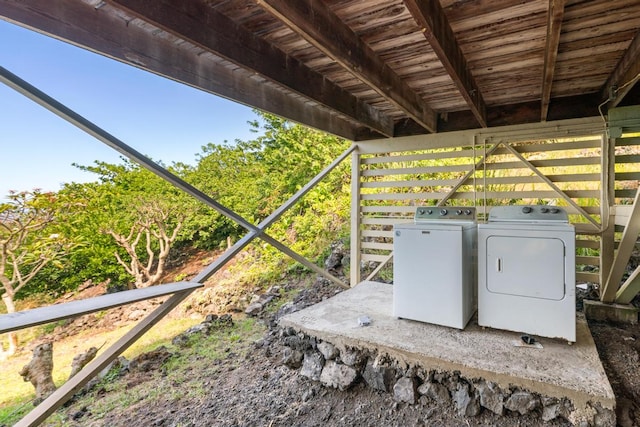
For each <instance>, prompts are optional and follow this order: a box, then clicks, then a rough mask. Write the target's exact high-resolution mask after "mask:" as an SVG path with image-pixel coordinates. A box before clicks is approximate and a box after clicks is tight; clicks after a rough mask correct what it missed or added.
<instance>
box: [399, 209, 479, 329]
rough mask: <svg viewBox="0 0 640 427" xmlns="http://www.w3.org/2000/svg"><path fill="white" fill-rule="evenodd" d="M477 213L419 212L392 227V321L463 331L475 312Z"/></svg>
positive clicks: (469, 210) (468, 211)
mask: <svg viewBox="0 0 640 427" xmlns="http://www.w3.org/2000/svg"><path fill="white" fill-rule="evenodd" d="M475 218H476V211H475V208H469V207H446V208H445V207H419V208H418V209H417V210H416V215H415V222H414V223H413V224H398V225H396V226H394V238H393V253H394V255H393V316H395V317H398V318H402V319H411V320H418V321H420V322H427V323H433V324H436V325H442V326H449V327H452V328H458V329H464V327H465V326H466V324H467V322H468V321H469V319H470V318H471V316H472V315H473V313H474V312H475V309H476V279H475V278H476V265H475V263H474V261H475V256H476V234H477V224H476V219H475Z"/></svg>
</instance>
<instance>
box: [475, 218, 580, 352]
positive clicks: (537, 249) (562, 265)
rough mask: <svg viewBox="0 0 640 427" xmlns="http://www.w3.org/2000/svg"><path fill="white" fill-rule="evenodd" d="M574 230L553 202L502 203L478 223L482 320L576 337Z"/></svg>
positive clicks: (531, 331)
mask: <svg viewBox="0 0 640 427" xmlns="http://www.w3.org/2000/svg"><path fill="white" fill-rule="evenodd" d="M575 282H576V280H575V229H574V227H573V225H571V224H570V223H569V219H568V216H567V213H566V211H565V210H563V209H562V208H559V207H555V206H537V205H535V206H499V207H494V208H493V209H491V211H490V212H489V218H488V222H487V223H486V224H478V324H479V325H480V326H487V327H491V328H497V329H505V330H510V331H516V332H521V333H526V334H532V335H538V336H542V337H549V338H562V339H566V340H567V341H569V342H575V340H576V308H575V307H576V305H575V303H576V301H575V285H576V283H575Z"/></svg>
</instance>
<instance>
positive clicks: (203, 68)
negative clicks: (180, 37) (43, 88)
mask: <svg viewBox="0 0 640 427" xmlns="http://www.w3.org/2000/svg"><path fill="white" fill-rule="evenodd" d="M109 7H111V6H108V5H106V6H103V7H101V8H99V9H96V8H94V7H93V6H91V5H90V4H86V3H84V2H78V1H74V0H47V1H46V2H42V1H40V0H20V1H3V2H0V17H3V18H5V19H6V20H8V21H10V22H14V23H16V24H18V25H23V26H26V27H28V28H37V29H38V31H39V32H42V33H44V34H47V35H50V36H53V37H55V38H58V39H61V40H64V41H68V42H71V43H73V44H75V45H77V46H81V47H84V48H87V49H89V50H92V51H94V52H99V53H101V54H103V55H106V56H109V57H111V58H113V59H116V60H119V61H121V62H124V63H127V64H129V65H133V66H136V67H138V68H141V69H144V70H147V71H150V72H153V73H156V74H159V75H162V76H165V77H168V78H171V79H174V80H177V81H180V82H182V83H185V84H188V85H190V86H193V87H196V88H199V89H201V90H204V91H207V92H211V93H214V94H216V95H219V96H221V97H224V98H227V99H231V100H234V101H236V102H240V103H242V104H245V105H249V106H252V107H255V108H258V109H261V110H264V111H269V112H271V113H273V114H276V115H279V116H282V117H285V118H288V119H290V120H293V121H295V122H299V123H302V124H305V125H307V126H310V127H313V128H316V129H321V130H323V131H325V132H329V133H332V134H334V135H338V136H341V137H344V138H347V139H350V140H354V139H355V138H356V136H357V135H359V134H361V133H362V129H360V127H359V126H357V125H355V124H354V123H352V122H350V121H348V120H345V119H343V118H341V117H340V116H338V115H337V114H332V113H330V112H329V111H328V110H326V109H322V108H309V106H308V105H307V102H305V101H304V100H303V99H302V98H299V97H292V96H291V95H292V94H287V93H286V92H283V91H281V90H279V89H277V88H276V87H275V86H273V85H271V84H265V82H264V81H260V80H259V79H251V78H246V74H244V73H237V72H235V71H234V70H233V69H231V67H228V66H225V65H224V64H221V63H219V62H216V61H213V60H212V59H211V58H210V57H208V55H201V54H200V53H202V52H197V50H198V51H199V49H191V50H189V49H184V48H183V46H179V45H177V44H175V43H172V42H170V41H168V40H166V39H162V38H160V37H155V36H154V35H153V34H152V33H151V32H149V31H146V30H144V29H142V28H140V27H139V26H137V25H134V24H133V23H130V20H125V19H123V18H122V17H119V16H117V14H112V13H107V11H106V10H105V9H107V8H109Z"/></svg>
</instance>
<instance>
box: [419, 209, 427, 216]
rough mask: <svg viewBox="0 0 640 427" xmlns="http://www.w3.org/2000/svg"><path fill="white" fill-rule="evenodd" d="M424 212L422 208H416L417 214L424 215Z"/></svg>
mask: <svg viewBox="0 0 640 427" xmlns="http://www.w3.org/2000/svg"><path fill="white" fill-rule="evenodd" d="M425 212H426V211H425V210H424V209H418V215H424V213H425Z"/></svg>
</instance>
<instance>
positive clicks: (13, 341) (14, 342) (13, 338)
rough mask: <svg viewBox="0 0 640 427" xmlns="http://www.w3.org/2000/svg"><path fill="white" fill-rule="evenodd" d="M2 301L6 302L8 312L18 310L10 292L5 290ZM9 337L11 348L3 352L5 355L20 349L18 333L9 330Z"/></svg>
mask: <svg viewBox="0 0 640 427" xmlns="http://www.w3.org/2000/svg"><path fill="white" fill-rule="evenodd" d="M2 302H3V303H4V305H5V307H7V314H11V313H15V312H16V306H15V304H14V303H13V297H12V296H11V295H10V294H9V293H7V292H5V293H3V294H2ZM7 338H8V340H9V349H8V350H7V351H3V354H4V355H5V356H12V355H14V354H15V353H16V351H17V350H18V335H16V333H15V332H9V333H8V334H7Z"/></svg>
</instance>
